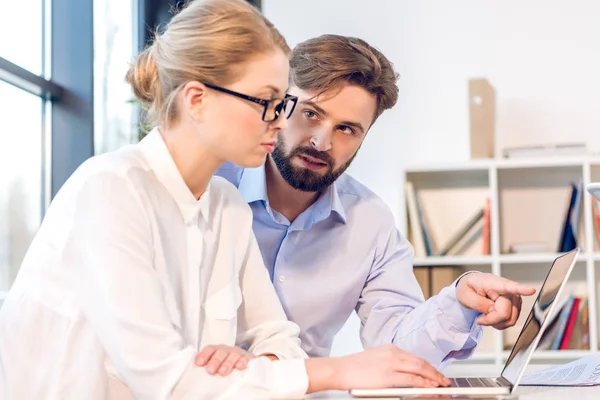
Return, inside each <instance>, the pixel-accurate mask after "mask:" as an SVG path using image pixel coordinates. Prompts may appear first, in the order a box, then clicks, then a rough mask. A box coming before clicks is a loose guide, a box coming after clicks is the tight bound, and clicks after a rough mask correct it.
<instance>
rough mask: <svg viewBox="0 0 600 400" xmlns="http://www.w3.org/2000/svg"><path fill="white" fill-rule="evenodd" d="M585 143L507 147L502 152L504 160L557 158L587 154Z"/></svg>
mask: <svg viewBox="0 0 600 400" xmlns="http://www.w3.org/2000/svg"><path fill="white" fill-rule="evenodd" d="M587 153H588V150H587V146H586V144H585V143H551V144H543V145H533V146H518V147H507V148H505V149H504V150H502V154H503V156H504V157H505V158H528V157H557V156H563V157H564V156H574V155H582V154H587Z"/></svg>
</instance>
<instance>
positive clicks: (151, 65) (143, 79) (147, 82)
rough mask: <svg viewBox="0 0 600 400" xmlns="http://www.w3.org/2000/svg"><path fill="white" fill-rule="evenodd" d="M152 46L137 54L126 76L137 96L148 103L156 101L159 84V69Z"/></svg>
mask: <svg viewBox="0 0 600 400" xmlns="http://www.w3.org/2000/svg"><path fill="white" fill-rule="evenodd" d="M152 48H153V46H150V47H148V48H146V49H145V50H144V51H143V52H141V53H140V54H139V55H138V56H137V58H136V60H135V62H134V63H133V65H132V66H131V67H129V71H127V75H126V76H125V80H126V81H127V82H128V83H129V84H130V85H131V88H132V89H133V93H134V95H135V97H136V98H137V99H138V100H140V101H141V102H143V103H145V104H146V105H151V104H152V103H154V99H155V98H156V85H157V84H158V70H157V68H156V61H155V60H154V57H153V56H152Z"/></svg>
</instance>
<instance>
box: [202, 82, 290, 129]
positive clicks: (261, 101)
mask: <svg viewBox="0 0 600 400" xmlns="http://www.w3.org/2000/svg"><path fill="white" fill-rule="evenodd" d="M202 83H203V84H204V86H206V87H208V88H211V89H213V90H217V91H219V92H223V93H227V94H230V95H232V96H235V97H238V98H240V99H244V100H248V101H251V102H253V103H256V104H260V105H261V106H263V107H264V109H263V113H262V120H263V121H264V122H274V121H277V120H278V119H279V117H280V116H281V114H282V111H283V110H284V109H285V104H286V103H287V101H290V100H291V101H293V105H292V110H291V111H290V115H289V116H286V119H289V118H290V117H291V116H292V114H293V113H294V110H295V109H296V104H297V103H298V97H297V96H292V95H290V94H287V93H286V95H285V97H284V98H278V99H270V100H265V99H260V98H258V97H253V96H248V95H247V94H243V93H239V92H234V91H233V90H229V89H225V88H224V87H220V86H216V85H211V84H209V83H204V82H202ZM274 101H282V103H281V104H282V107H281V110H280V111H279V115H275V118H274V119H272V120H269V121H267V120H266V119H265V117H266V115H267V110H268V109H269V105H270V104H271V103H272V102H274ZM275 112H276V113H277V111H276V110H275ZM283 114H284V115H285V113H283Z"/></svg>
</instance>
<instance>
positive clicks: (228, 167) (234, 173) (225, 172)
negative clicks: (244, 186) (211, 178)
mask: <svg viewBox="0 0 600 400" xmlns="http://www.w3.org/2000/svg"><path fill="white" fill-rule="evenodd" d="M243 172H244V168H242V167H240V166H238V165H235V164H233V163H231V162H226V163H225V164H223V165H222V166H221V167H220V168H219V169H217V171H216V172H215V176H220V177H221V178H224V179H225V180H226V181H228V182H229V183H231V184H232V185H233V186H235V187H236V188H237V187H239V186H240V179H241V178H242V174H243Z"/></svg>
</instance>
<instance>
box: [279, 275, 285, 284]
mask: <svg viewBox="0 0 600 400" xmlns="http://www.w3.org/2000/svg"><path fill="white" fill-rule="evenodd" d="M279 282H281V283H283V282H285V276H283V275H279Z"/></svg>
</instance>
